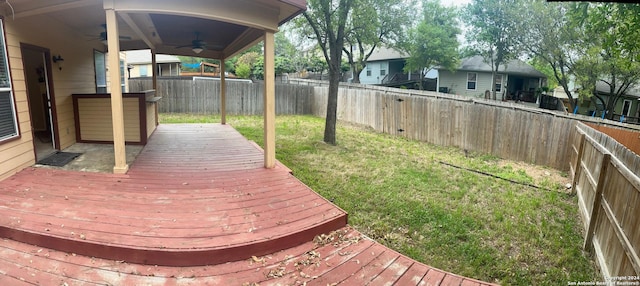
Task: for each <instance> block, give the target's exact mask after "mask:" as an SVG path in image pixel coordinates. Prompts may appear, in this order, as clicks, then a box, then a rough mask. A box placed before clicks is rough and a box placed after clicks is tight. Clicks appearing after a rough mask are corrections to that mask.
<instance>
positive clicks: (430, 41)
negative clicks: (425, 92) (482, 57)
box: [402, 0, 460, 89]
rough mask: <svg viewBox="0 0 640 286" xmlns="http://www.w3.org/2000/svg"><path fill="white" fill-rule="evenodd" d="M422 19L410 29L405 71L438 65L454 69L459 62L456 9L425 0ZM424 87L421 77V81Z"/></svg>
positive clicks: (404, 46)
mask: <svg viewBox="0 0 640 286" xmlns="http://www.w3.org/2000/svg"><path fill="white" fill-rule="evenodd" d="M422 7H423V8H422V20H421V21H420V22H419V24H418V25H417V27H415V28H412V29H411V30H410V31H409V37H408V39H407V40H406V41H405V42H404V43H403V45H402V46H403V50H404V51H405V52H406V53H407V54H408V55H409V58H408V59H407V62H406V65H405V67H404V70H405V72H412V71H416V70H417V71H420V78H424V73H425V71H426V70H429V69H432V68H434V67H435V66H442V67H444V68H447V69H450V70H453V69H454V68H456V66H457V65H458V62H459V56H458V55H459V51H458V46H459V43H458V39H457V37H458V35H459V34H460V28H458V22H457V16H458V15H457V11H456V9H455V8H451V7H444V6H442V5H441V4H440V2H439V1H437V0H435V1H434V0H425V1H423V4H422ZM420 87H421V89H422V81H420Z"/></svg>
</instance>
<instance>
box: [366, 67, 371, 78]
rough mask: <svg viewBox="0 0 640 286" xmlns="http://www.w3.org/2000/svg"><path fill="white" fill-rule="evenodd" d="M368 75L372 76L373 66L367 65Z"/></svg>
mask: <svg viewBox="0 0 640 286" xmlns="http://www.w3.org/2000/svg"><path fill="white" fill-rule="evenodd" d="M367 76H371V67H370V66H367Z"/></svg>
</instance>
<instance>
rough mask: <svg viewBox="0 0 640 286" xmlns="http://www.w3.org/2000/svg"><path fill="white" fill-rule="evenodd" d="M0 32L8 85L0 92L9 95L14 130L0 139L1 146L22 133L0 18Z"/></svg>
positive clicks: (1, 88) (5, 39) (2, 22)
mask: <svg viewBox="0 0 640 286" xmlns="http://www.w3.org/2000/svg"><path fill="white" fill-rule="evenodd" d="M0 32H1V34H0V36H1V37H2V39H1V40H2V51H3V52H4V57H5V58H4V63H0V64H4V65H5V68H6V69H7V84H8V85H9V86H8V87H0V92H2V93H4V92H8V93H9V102H10V105H11V107H10V110H11V112H12V114H11V115H12V119H13V130H14V134H10V135H5V136H2V137H0V144H3V143H6V142H10V141H13V140H17V139H19V138H21V136H22V135H21V134H22V133H21V131H20V119H19V117H18V106H17V105H16V98H15V92H14V90H13V77H12V76H11V64H10V63H9V49H8V48H7V34H6V32H5V28H4V19H3V18H0Z"/></svg>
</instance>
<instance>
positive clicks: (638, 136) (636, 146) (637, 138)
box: [587, 124, 640, 154]
mask: <svg viewBox="0 0 640 286" xmlns="http://www.w3.org/2000/svg"><path fill="white" fill-rule="evenodd" d="M587 125H588V126H589V127H591V128H593V129H595V130H598V131H600V132H602V133H604V134H607V135H609V136H610V137H612V138H613V139H615V140H616V141H618V142H620V144H622V145H624V146H625V147H627V148H629V150H631V151H633V152H634V153H636V154H640V129H636V130H629V129H622V128H619V127H609V126H604V125H595V124H587Z"/></svg>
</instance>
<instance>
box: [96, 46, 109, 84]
mask: <svg viewBox="0 0 640 286" xmlns="http://www.w3.org/2000/svg"><path fill="white" fill-rule="evenodd" d="M98 54H99V55H102V61H103V63H102V64H103V66H104V85H100V84H99V82H98V65H97V63H98V62H97V61H98V59H96V55H98ZM93 72H94V73H95V79H96V93H107V53H105V52H102V51H99V50H93Z"/></svg>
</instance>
